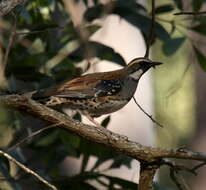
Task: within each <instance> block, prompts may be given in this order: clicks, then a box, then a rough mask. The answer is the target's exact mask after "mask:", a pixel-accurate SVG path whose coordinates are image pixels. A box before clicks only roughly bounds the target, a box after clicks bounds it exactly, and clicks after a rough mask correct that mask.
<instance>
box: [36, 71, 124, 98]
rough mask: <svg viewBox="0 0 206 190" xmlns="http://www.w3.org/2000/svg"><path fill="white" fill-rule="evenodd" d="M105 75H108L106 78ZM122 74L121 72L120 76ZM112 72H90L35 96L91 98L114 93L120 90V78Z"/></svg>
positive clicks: (41, 91)
mask: <svg viewBox="0 0 206 190" xmlns="http://www.w3.org/2000/svg"><path fill="white" fill-rule="evenodd" d="M105 75H106V76H107V77H106V79H105ZM121 77H122V76H121V75H120V74H119V75H118V78H121ZM116 78H117V76H115V79H114V76H113V73H112V72H107V73H98V74H88V75H84V76H81V77H78V78H75V79H73V80H70V81H66V82H64V83H62V84H60V85H58V86H55V87H52V88H47V89H43V90H40V91H38V92H36V93H35V94H33V96H32V97H33V98H45V97H50V96H57V97H73V98H89V97H99V96H105V95H112V94H114V93H117V92H118V91H119V90H120V83H119V80H117V79H116Z"/></svg>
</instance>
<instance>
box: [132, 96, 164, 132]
mask: <svg viewBox="0 0 206 190" xmlns="http://www.w3.org/2000/svg"><path fill="white" fill-rule="evenodd" d="M133 99H134V102H135V104H136V105H137V106H138V107H139V109H140V110H141V111H142V112H143V113H144V114H145V115H146V116H148V117H149V118H150V119H151V120H152V122H153V123H156V124H157V125H158V126H159V127H162V128H164V126H163V125H162V124H160V123H159V122H158V121H156V120H155V119H154V118H153V117H152V115H150V114H148V113H147V112H146V111H145V110H144V109H143V108H142V106H140V105H139V103H138V102H137V100H136V98H135V97H134V96H133Z"/></svg>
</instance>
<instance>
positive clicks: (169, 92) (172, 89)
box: [166, 62, 192, 99]
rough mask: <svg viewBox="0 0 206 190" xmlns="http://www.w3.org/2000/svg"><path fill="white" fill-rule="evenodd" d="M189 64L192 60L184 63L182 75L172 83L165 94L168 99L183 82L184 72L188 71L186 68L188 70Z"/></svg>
mask: <svg viewBox="0 0 206 190" xmlns="http://www.w3.org/2000/svg"><path fill="white" fill-rule="evenodd" d="M191 65H192V62H189V63H188V64H187V65H186V67H185V69H184V71H183V73H182V76H181V77H180V79H178V80H177V81H176V82H175V83H174V84H173V85H172V87H171V88H170V89H169V90H168V92H167V95H166V98H167V99H168V98H169V97H170V96H172V95H174V94H175V93H176V92H177V91H178V90H179V89H180V88H181V87H182V84H183V82H184V79H185V77H186V74H187V72H188V70H189V68H190V66H191Z"/></svg>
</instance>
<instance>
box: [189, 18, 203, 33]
mask: <svg viewBox="0 0 206 190" xmlns="http://www.w3.org/2000/svg"><path fill="white" fill-rule="evenodd" d="M195 21H197V22H198V24H197V25H195V26H194V27H192V28H191V29H192V30H194V31H195V32H199V33H200V34H203V35H206V21H205V18H203V17H200V18H196V19H195Z"/></svg>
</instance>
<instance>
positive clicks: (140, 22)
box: [0, 0, 206, 190]
mask: <svg viewBox="0 0 206 190" xmlns="http://www.w3.org/2000/svg"><path fill="white" fill-rule="evenodd" d="M78 1H80V0H78ZM82 2H83V3H84V4H85V7H86V10H85V12H84V19H85V22H86V24H85V25H83V26H81V28H77V27H75V26H74V24H73V21H72V19H71V17H70V16H69V15H68V14H67V12H66V11H65V8H64V4H63V3H62V1H54V0H37V1H28V2H27V4H26V5H25V6H24V7H19V8H17V9H16V10H15V14H16V15H17V16H16V19H17V20H16V23H17V36H16V39H15V43H14V44H13V46H12V48H11V51H10V55H9V59H8V63H7V67H6V77H7V78H8V80H9V85H10V86H9V87H10V90H11V91H17V92H26V91H30V90H34V89H39V88H44V87H48V86H50V85H53V84H55V83H58V82H61V81H63V80H65V79H66V78H74V77H76V76H79V75H81V74H82V73H83V72H84V71H83V69H82V68H79V67H78V66H77V65H78V64H77V63H80V62H82V61H86V62H87V61H88V59H91V58H94V57H97V58H98V59H99V60H108V61H113V62H115V63H116V64H119V65H122V66H123V65H125V64H126V63H125V61H124V58H123V57H122V56H121V55H120V54H119V53H118V52H116V51H115V50H114V49H112V48H111V47H109V46H106V45H105V44H101V43H98V42H94V41H90V40H89V37H90V36H91V35H92V34H94V33H95V32H96V31H98V30H99V29H100V28H101V26H99V25H97V24H95V23H94V22H93V21H94V20H95V19H101V18H102V17H104V16H106V15H109V14H116V15H118V16H119V17H120V18H121V19H125V20H126V21H127V22H129V23H130V24H132V25H133V26H135V27H137V28H138V29H139V30H140V31H141V32H142V34H143V36H144V37H145V41H146V40H147V36H148V33H149V30H150V25H151V18H150V15H149V14H148V12H149V11H148V8H147V7H146V6H143V5H142V4H139V3H138V2H136V1H135V0H128V1H125V0H116V1H110V2H109V3H107V4H102V3H100V2H99V1H98V0H93V6H88V1H87V0H82ZM202 6H203V0H202V1H201V0H198V1H195V0H193V1H192V7H193V10H194V11H199V10H200V9H201V7H202ZM109 7H110V9H109V11H108V8H109ZM111 7H112V8H111ZM182 7H183V5H182V1H180V0H174V1H171V3H170V4H164V5H159V6H157V7H156V16H157V19H156V22H155V36H154V39H153V41H154V42H155V40H156V39H158V40H160V41H161V42H162V49H163V52H164V53H165V54H166V55H168V56H172V55H173V54H175V52H176V51H178V49H179V48H180V47H181V46H182V45H183V44H184V43H185V41H186V40H188V36H187V35H188V34H187V33H185V34H181V35H179V32H178V31H179V30H178V27H179V26H178V23H175V20H174V19H175V18H173V19H172V20H168V23H169V24H170V25H171V26H172V32H169V31H168V29H166V28H165V26H164V22H161V18H162V17H163V16H164V14H168V13H170V14H171V13H172V11H173V12H174V10H182ZM4 20H5V22H8V23H9V24H10V25H11V26H12V25H13V24H14V22H15V21H14V20H15V18H14V17H13V16H12V15H9V16H6V17H5V18H4ZM191 22H192V24H191V27H190V30H193V31H195V32H197V33H200V34H202V35H206V30H205V28H206V26H205V25H206V22H205V18H204V16H202V17H193V18H192V20H191ZM82 31H83V32H85V33H86V37H82V35H81V32H82ZM174 33H176V34H178V35H174V37H173V36H172V35H173V34H174ZM9 34H10V28H8V29H4V31H3V33H2V46H3V48H4V49H6V48H7V47H8V43H9ZM74 42H75V43H77V47H76V48H75V49H71V52H70V53H69V54H68V55H63V56H62V59H61V61H59V62H57V63H55V64H54V65H53V64H51V62H49V60H51V59H52V58H54V57H55V56H57V55H61V52H62V49H63V48H64V47H65V46H66V45H67V46H68V45H70V44H72V43H74ZM190 42H191V43H192V45H193V46H194V50H195V53H196V55H197V58H198V63H199V64H200V65H201V67H202V68H203V69H204V70H206V57H205V55H204V54H203V53H202V52H201V50H200V49H199V48H198V47H196V46H195V45H194V44H193V42H192V41H191V40H190ZM89 67H90V64H89V63H88V67H87V68H86V69H88V68H89ZM10 117H11V121H12V122H11V124H12V128H13V130H14V131H15V133H14V138H13V141H12V142H11V143H10V145H9V146H11V145H12V144H15V143H16V142H17V141H18V140H19V139H21V138H23V136H24V133H26V132H25V131H27V135H28V134H29V133H31V132H30V130H29V129H28V126H29V127H30V128H31V129H35V130H36V126H37V125H38V126H39V128H41V127H43V126H44V125H45V124H43V123H41V121H36V120H35V119H34V118H30V117H29V118H27V119H23V117H22V115H21V114H20V113H18V114H16V113H15V114H11V116H10ZM75 118H78V119H81V117H80V116H79V115H75ZM109 121H110V117H108V118H106V119H105V120H104V121H103V126H105V127H106V126H107V125H108V124H109ZM28 152H29V155H27V153H28ZM11 154H12V155H13V156H14V157H15V158H17V159H18V160H19V161H22V162H23V163H25V164H26V165H29V166H31V167H34V166H36V165H37V166H38V167H35V170H36V171H37V172H38V173H40V174H41V175H42V176H44V177H46V178H47V179H49V181H51V182H53V183H54V184H55V185H56V186H57V187H59V188H60V189H61V190H63V189H75V190H76V189H85V190H86V189H96V187H94V186H92V185H90V184H89V183H88V180H94V181H96V182H97V183H99V184H101V185H102V186H105V187H107V189H125V190H126V189H136V188H137V187H136V184H135V183H133V182H130V181H127V180H124V179H120V178H117V177H111V176H108V175H105V174H104V173H103V172H102V171H101V170H99V167H100V166H101V165H103V164H104V163H105V162H106V161H108V160H112V164H111V165H110V166H109V167H108V168H107V170H109V169H112V168H119V167H121V166H123V165H124V166H126V167H128V168H129V167H130V166H131V161H132V160H131V158H128V157H126V156H123V155H119V154H116V153H113V152H112V151H109V150H107V149H106V148H104V147H102V146H100V145H98V144H92V143H89V142H88V141H86V140H84V139H81V138H80V137H78V136H75V135H73V134H69V133H68V132H66V133H65V131H63V130H62V129H58V130H57V129H50V130H48V131H47V132H45V133H44V134H40V135H38V136H36V137H34V138H33V140H32V141H28V142H27V143H26V144H25V145H24V147H22V148H18V149H15V150H12V151H11ZM66 156H71V157H75V158H80V156H81V157H82V158H83V159H82V163H81V171H80V173H79V174H77V175H75V176H71V177H68V176H64V175H62V174H61V172H60V169H59V164H60V163H61V162H62V161H63V160H64V158H65V157H66ZM91 156H95V157H96V158H97V160H96V162H95V163H94V165H93V167H92V168H91V169H90V170H86V167H87V165H88V161H89V159H90V158H91ZM40 166H41V167H40ZM0 171H1V173H2V174H3V175H4V176H5V181H7V182H8V183H9V184H10V185H11V187H12V188H13V189H24V187H25V186H28V184H35V185H34V189H39V187H41V189H44V188H45V187H44V186H42V184H38V183H37V182H35V181H34V179H33V178H32V177H31V176H29V175H25V174H24V173H23V172H21V171H19V172H18V175H17V176H16V177H14V176H11V175H10V172H9V171H10V165H9V163H8V162H7V161H6V160H3V159H2V158H1V162H0ZM102 179H104V180H102ZM105 180H106V182H105ZM156 189H163V188H161V186H158V185H157V187H156Z"/></svg>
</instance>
